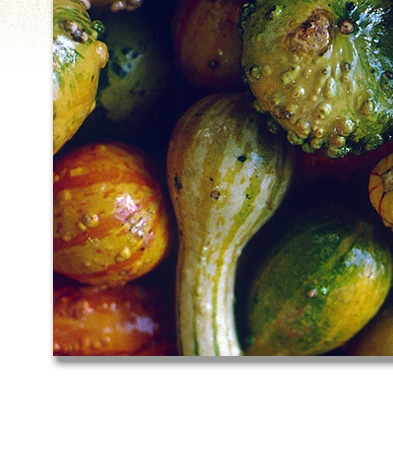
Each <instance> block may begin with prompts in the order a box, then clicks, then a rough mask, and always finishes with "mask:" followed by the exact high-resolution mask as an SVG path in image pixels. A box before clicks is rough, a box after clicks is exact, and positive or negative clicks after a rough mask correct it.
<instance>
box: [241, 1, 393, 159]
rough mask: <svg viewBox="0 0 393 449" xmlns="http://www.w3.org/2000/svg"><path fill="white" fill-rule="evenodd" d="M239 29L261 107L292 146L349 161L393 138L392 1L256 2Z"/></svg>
mask: <svg viewBox="0 0 393 449" xmlns="http://www.w3.org/2000/svg"><path fill="white" fill-rule="evenodd" d="M239 30H240V33H241V35H242V37H243V56H242V66H243V68H244V72H245V77H246V79H247V81H248V84H249V86H250V88H251V90H252V92H253V93H254V95H255V97H256V102H255V106H256V108H257V109H258V110H260V111H261V112H267V113H269V114H270V116H271V123H270V128H271V129H275V130H277V129H280V128H283V129H284V130H285V131H286V133H287V137H288V140H289V141H290V142H291V143H292V144H294V145H302V148H303V150H304V151H306V152H308V153H312V152H315V151H316V150H319V149H321V148H322V149H323V151H324V152H325V154H326V155H327V156H328V157H331V158H342V157H344V156H345V155H347V154H348V153H349V152H353V153H354V154H357V155H363V154H365V153H367V152H369V151H372V150H375V149H376V148H378V147H379V146H381V145H382V144H383V143H384V142H386V141H387V140H389V139H390V138H391V136H392V132H393V122H392V116H393V37H392V36H393V10H392V2H391V0H354V1H347V0H333V1H328V0H297V1H287V0H254V1H251V2H249V3H246V4H245V6H244V9H243V15H242V18H241V21H240V26H239Z"/></svg>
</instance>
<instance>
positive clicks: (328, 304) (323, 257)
mask: <svg viewBox="0 0 393 449" xmlns="http://www.w3.org/2000/svg"><path fill="white" fill-rule="evenodd" d="M391 281H392V258H391V253H390V250H389V248H388V246H387V245H386V243H385V242H383V241H382V240H381V239H380V238H379V237H378V234H377V231H376V229H375V228H374V227H373V226H372V225H371V224H370V223H368V222H366V221H365V220H363V219H362V218H357V217H356V216H355V214H354V213H353V212H351V211H346V210H345V211H344V210H326V211H323V210H322V211H318V210H317V211H313V212H311V213H309V214H305V215H303V216H301V217H300V218H299V219H298V220H297V221H296V223H293V225H292V226H291V227H290V228H289V229H288V230H287V231H286V233H285V234H284V235H283V236H282V238H281V239H280V241H279V243H278V244H277V245H276V246H275V247H274V249H273V250H272V254H270V256H269V257H267V258H266V259H264V260H263V261H262V263H261V264H260V266H259V267H258V269H257V270H256V272H255V275H254V278H253V280H252V283H251V288H250V293H249V295H248V298H247V312H246V321H247V328H248V338H247V340H248V343H247V347H246V352H245V354H246V355H249V356H255V355H259V356H260V355H267V356H282V355H284V356H306V355H320V354H324V353H326V352H328V351H331V350H333V349H335V348H338V347H339V346H340V345H342V344H343V343H344V342H346V341H347V340H349V339H350V338H351V337H353V335H355V334H356V333H357V332H358V331H359V330H360V329H361V328H362V327H364V326H365V325H366V323H367V322H368V321H369V320H370V319H371V318H372V317H373V316H374V315H375V314H376V313H377V311H378V310H379V308H380V307H381V305H382V303H383V302H384V300H385V298H386V296H387V294H388V292H389V289H390V286H391Z"/></svg>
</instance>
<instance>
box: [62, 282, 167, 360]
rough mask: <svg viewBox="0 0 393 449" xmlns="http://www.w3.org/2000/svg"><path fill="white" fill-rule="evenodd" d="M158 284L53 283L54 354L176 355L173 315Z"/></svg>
mask: <svg viewBox="0 0 393 449" xmlns="http://www.w3.org/2000/svg"><path fill="white" fill-rule="evenodd" d="M168 303H169V304H171V303H170V302H169V301H167V300H166V298H164V297H163V293H162V291H161V292H160V291H159V290H158V288H156V287H154V286H150V285H145V284H142V283H129V284H127V285H125V286H122V287H111V288H107V289H100V288H99V287H93V286H86V285H78V284H74V285H68V286H55V289H54V298H53V355H62V356H118V355H123V356H153V355H156V356H163V355H176V343H175V342H176V337H175V332H174V330H175V327H174V317H172V316H171V313H170V312H169V310H172V309H171V308H169V309H168V307H167V306H168Z"/></svg>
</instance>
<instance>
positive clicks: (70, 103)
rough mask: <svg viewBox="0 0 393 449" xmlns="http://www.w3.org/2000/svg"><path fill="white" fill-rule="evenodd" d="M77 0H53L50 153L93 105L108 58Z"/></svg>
mask: <svg viewBox="0 0 393 449" xmlns="http://www.w3.org/2000/svg"><path fill="white" fill-rule="evenodd" d="M102 30H103V27H102V23H101V22H99V21H94V22H92V21H91V19H90V16H89V14H88V13H87V11H86V7H85V6H84V4H83V3H82V2H81V1H80V0H54V2H53V153H54V154H55V153H57V152H58V151H59V150H60V149H61V148H62V146H63V145H64V144H65V143H66V142H67V141H68V140H69V139H71V137H72V136H73V135H74V134H75V133H76V132H77V131H78V129H79V128H80V126H81V125H82V123H83V122H84V120H85V119H86V117H87V116H88V115H89V114H90V113H91V111H92V110H93V109H94V107H95V97H96V92H97V85H98V77H99V73H100V69H102V68H103V67H104V66H105V64H106V61H107V59H108V51H107V47H106V45H105V43H104V42H101V41H100V40H98V35H99V32H101V31H102Z"/></svg>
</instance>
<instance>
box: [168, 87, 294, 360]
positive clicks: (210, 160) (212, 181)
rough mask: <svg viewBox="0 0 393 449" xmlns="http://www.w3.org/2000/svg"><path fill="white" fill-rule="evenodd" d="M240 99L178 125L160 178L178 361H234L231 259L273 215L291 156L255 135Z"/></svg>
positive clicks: (247, 106) (216, 101)
mask: <svg viewBox="0 0 393 449" xmlns="http://www.w3.org/2000/svg"><path fill="white" fill-rule="evenodd" d="M261 118H262V116H260V114H257V113H256V112H255V110H254V109H253V107H252V96H251V95H250V94H249V93H248V92H247V93H239V94H215V95H210V96H208V97H205V98H203V99H201V100H200V101H198V102H197V103H196V104H194V105H193V106H192V107H191V108H190V109H189V110H187V111H186V112H185V114H184V115H183V116H182V117H181V118H180V120H179V121H178V123H177V125H176V127H175V129H174V131H173V133H172V136H171V139H170V143H169V149H168V159H167V180H168V185H169V191H170V195H171V199H172V203H173V206H174V209H175V213H176V218H177V224H178V229H179V251H178V260H177V278H176V284H177V285H176V300H177V320H178V324H177V325H178V340H179V344H180V353H181V355H184V356H239V355H241V354H242V349H241V347H240V344H239V341H238V335H237V331H236V326H235V319H234V311H233V307H234V301H235V297H234V283H235V274H236V267H237V261H238V258H239V255H240V254H241V252H242V249H243V248H244V246H245V245H246V243H247V242H248V241H249V239H250V238H251V237H252V236H253V235H254V234H255V233H256V232H257V231H258V230H259V229H260V228H261V226H262V225H263V224H264V223H265V222H266V221H267V220H268V219H269V218H270V217H271V216H272V215H273V214H274V212H275V211H276V209H277V208H278V206H279V205H280V203H281V201H282V199H283V197H284V195H285V193H286V191H287V189H288V187H289V185H290V180H291V175H292V171H293V162H294V158H293V152H292V151H291V148H288V147H290V146H289V145H288V144H287V143H286V142H285V139H284V141H283V140H281V139H277V138H276V137H274V136H273V135H271V134H270V133H268V132H263V127H262V126H261Z"/></svg>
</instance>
